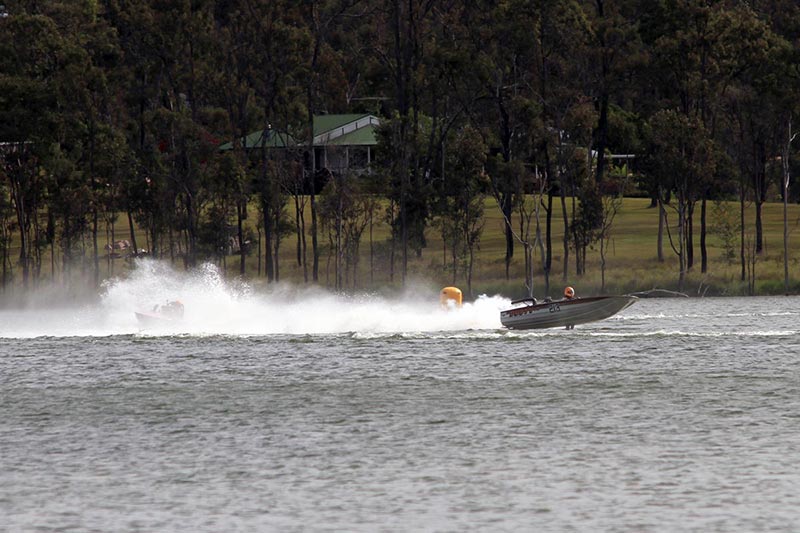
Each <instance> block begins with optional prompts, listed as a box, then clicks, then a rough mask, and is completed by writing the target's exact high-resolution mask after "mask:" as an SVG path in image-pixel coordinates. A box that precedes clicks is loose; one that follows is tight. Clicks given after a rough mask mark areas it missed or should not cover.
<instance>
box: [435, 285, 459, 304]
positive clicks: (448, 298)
mask: <svg viewBox="0 0 800 533" xmlns="http://www.w3.org/2000/svg"><path fill="white" fill-rule="evenodd" d="M461 299H462V294H461V289H459V288H458V287H445V288H444V289H442V290H441V292H440V293H439V303H441V304H442V307H444V308H445V309H447V308H449V307H450V302H453V306H454V307H461Z"/></svg>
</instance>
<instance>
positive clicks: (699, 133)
mask: <svg viewBox="0 0 800 533" xmlns="http://www.w3.org/2000/svg"><path fill="white" fill-rule="evenodd" d="M649 141H650V149H649V154H648V159H649V162H650V171H651V172H652V173H653V175H655V176H656V177H657V178H658V179H659V180H661V182H662V183H664V184H665V185H664V186H665V187H670V188H671V189H672V190H673V191H674V193H675V198H676V200H677V205H676V206H675V207H674V209H675V212H676V218H677V228H678V235H677V238H675V239H673V238H672V236H671V235H670V243H671V244H672V248H673V250H674V252H675V254H676V255H677V256H678V269H679V275H678V287H679V290H682V289H683V285H684V282H685V279H686V273H687V271H688V268H689V264H688V251H687V248H688V243H689V240H688V235H687V233H688V232H689V231H690V228H691V226H690V225H689V218H690V216H691V212H692V209H693V206H694V204H695V203H696V202H697V199H698V194H699V193H698V188H699V187H700V185H699V184H700V183H702V182H703V181H705V180H707V179H709V177H710V176H712V175H713V174H714V172H715V169H716V164H717V159H716V150H715V147H714V143H713V141H712V140H711V139H710V137H709V135H708V132H707V131H706V129H705V127H704V126H703V124H702V122H701V121H700V119H699V118H692V117H687V116H686V115H685V114H683V113H679V112H677V111H672V110H664V111H659V112H658V113H656V114H655V115H653V117H652V118H651V119H650V121H649Z"/></svg>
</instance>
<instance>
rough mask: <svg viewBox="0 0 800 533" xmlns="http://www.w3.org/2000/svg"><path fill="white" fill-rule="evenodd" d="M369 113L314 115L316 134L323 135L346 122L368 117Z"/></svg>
mask: <svg viewBox="0 0 800 533" xmlns="http://www.w3.org/2000/svg"><path fill="white" fill-rule="evenodd" d="M368 116H369V114H368V113H360V114H353V113H351V114H345V115H314V136H317V135H322V134H323V133H327V132H329V131H331V130H335V129H336V128H341V127H342V126H344V125H346V124H350V123H351V122H355V121H356V120H358V119H360V118H363V117H368Z"/></svg>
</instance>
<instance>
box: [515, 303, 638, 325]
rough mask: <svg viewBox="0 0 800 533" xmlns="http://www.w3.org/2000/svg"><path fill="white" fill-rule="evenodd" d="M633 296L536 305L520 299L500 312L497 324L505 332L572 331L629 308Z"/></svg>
mask: <svg viewBox="0 0 800 533" xmlns="http://www.w3.org/2000/svg"><path fill="white" fill-rule="evenodd" d="M636 300H637V298H636V297H635V296H591V297H589V298H564V299H562V300H551V301H544V302H537V301H536V299H535V298H523V299H521V300H515V301H513V302H511V304H512V305H515V307H512V308H511V309H507V310H505V311H501V312H500V322H502V324H503V326H505V327H507V328H509V329H543V328H559V327H563V328H567V329H572V328H573V327H575V326H576V325H578V324H585V323H587V322H596V321H598V320H604V319H606V318H608V317H610V316H613V315H615V314H617V313H619V312H620V311H622V310H623V309H625V308H626V307H629V306H631V305H633V303H634V302H635V301H636Z"/></svg>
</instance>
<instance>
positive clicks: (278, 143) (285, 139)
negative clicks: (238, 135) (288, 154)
mask: <svg viewBox="0 0 800 533" xmlns="http://www.w3.org/2000/svg"><path fill="white" fill-rule="evenodd" d="M265 132H266V139H265V138H264V133H265ZM262 143H263V144H264V146H266V147H267V148H286V147H288V146H297V141H295V140H294V139H293V138H292V136H291V135H289V134H288V133H278V132H277V131H275V130H259V131H254V132H253V133H251V134H250V135H248V136H247V137H245V138H244V147H245V148H261V145H262ZM219 149H220V150H233V143H232V142H229V143H225V144H223V145H221V146H220V147H219Z"/></svg>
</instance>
